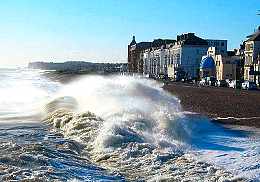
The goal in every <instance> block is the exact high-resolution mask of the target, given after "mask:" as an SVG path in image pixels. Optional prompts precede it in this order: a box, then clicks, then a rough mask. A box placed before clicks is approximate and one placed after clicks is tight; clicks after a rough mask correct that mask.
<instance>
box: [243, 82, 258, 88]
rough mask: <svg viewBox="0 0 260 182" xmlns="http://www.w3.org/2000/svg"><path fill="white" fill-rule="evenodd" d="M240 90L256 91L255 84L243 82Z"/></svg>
mask: <svg viewBox="0 0 260 182" xmlns="http://www.w3.org/2000/svg"><path fill="white" fill-rule="evenodd" d="M242 89H245V90H256V89H257V85H256V84H255V82H251V81H244V82H243V83H242Z"/></svg>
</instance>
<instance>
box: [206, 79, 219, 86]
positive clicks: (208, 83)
mask: <svg viewBox="0 0 260 182" xmlns="http://www.w3.org/2000/svg"><path fill="white" fill-rule="evenodd" d="M216 81H217V80H216V78H215V77H207V85H209V86H215V85H216Z"/></svg>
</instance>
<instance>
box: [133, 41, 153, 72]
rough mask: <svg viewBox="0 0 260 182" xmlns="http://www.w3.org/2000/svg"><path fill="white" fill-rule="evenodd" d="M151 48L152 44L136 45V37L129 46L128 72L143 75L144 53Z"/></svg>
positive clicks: (142, 43) (140, 43) (141, 43)
mask: <svg viewBox="0 0 260 182" xmlns="http://www.w3.org/2000/svg"><path fill="white" fill-rule="evenodd" d="M150 47H151V42H139V43H136V41H135V36H133V40H132V42H131V43H130V44H129V45H128V71H129V72H131V73H143V54H142V53H143V52H144V51H145V50H146V49H148V48H150Z"/></svg>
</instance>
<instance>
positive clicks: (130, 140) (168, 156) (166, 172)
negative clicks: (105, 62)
mask: <svg viewBox="0 0 260 182" xmlns="http://www.w3.org/2000/svg"><path fill="white" fill-rule="evenodd" d="M161 86H162V85H160V84H159V83H158V82H156V81H151V80H146V79H142V78H135V77H127V76H114V77H102V76H89V77H86V78H84V79H81V80H78V81H77V82H75V83H71V84H69V85H67V86H65V87H64V88H63V89H62V90H61V92H60V93H59V94H57V95H56V98H55V99H54V100H52V102H51V104H50V105H51V108H52V109H51V110H53V108H54V110H55V109H59V108H64V109H60V110H57V111H56V112H53V113H52V114H49V115H48V118H47V119H46V122H48V123H51V124H53V125H54V126H55V127H56V128H59V129H61V131H62V132H63V133H64V134H65V136H66V137H69V138H73V139H75V140H78V141H80V142H81V143H84V144H85V146H86V148H85V153H86V155H87V156H89V157H90V158H91V160H92V161H94V162H95V163H98V164H100V165H101V166H104V167H106V168H109V169H111V170H117V171H118V172H120V173H123V174H125V175H126V176H127V177H128V178H129V179H131V180H136V179H145V180H152V181H153V180H155V179H159V178H167V179H170V180H176V181H178V180H180V179H187V180H203V179H213V178H214V179H218V178H220V176H226V177H227V178H230V177H231V175H230V174H229V173H227V172H224V171H223V170H220V169H218V168H214V169H215V170H214V171H215V172H216V171H218V174H215V173H214V174H211V173H209V170H208V167H209V165H208V164H206V163H204V162H202V163H197V162H196V161H194V160H192V159H187V158H186V157H184V156H183V154H184V153H188V152H191V151H192V150H191V148H192V145H193V142H194V141H196V140H197V137H198V135H200V134H201V132H204V131H205V130H207V129H210V130H212V131H214V125H213V124H211V123H210V122H209V121H208V120H207V119H205V118H201V117H195V116H194V117H192V118H188V117H187V116H186V115H185V114H186V113H184V112H183V111H182V109H181V105H180V102H179V100H178V99H177V98H176V97H173V96H172V95H170V94H168V93H167V92H165V91H163V90H162V88H161ZM64 97H65V98H70V99H65V100H64ZM66 101H68V102H69V103H70V102H73V103H77V107H76V108H70V107H67V105H66V104H59V103H60V102H63V103H64V102H65V103H66ZM64 105H65V106H64ZM48 106H49V105H47V110H48ZM56 106H57V107H56ZM60 106H62V107H60ZM63 106H64V107H63ZM45 110H46V107H45ZM86 111H87V112H86ZM196 171H200V172H196ZM211 171H212V170H211ZM158 174H161V177H158ZM159 176H160V175H159Z"/></svg>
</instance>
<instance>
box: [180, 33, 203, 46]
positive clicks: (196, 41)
mask: <svg viewBox="0 0 260 182" xmlns="http://www.w3.org/2000/svg"><path fill="white" fill-rule="evenodd" d="M177 41H180V42H182V43H183V44H184V45H205V46H208V42H207V41H206V40H204V39H202V38H200V37H197V36H196V35H195V33H187V34H182V35H178V36H177Z"/></svg>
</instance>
